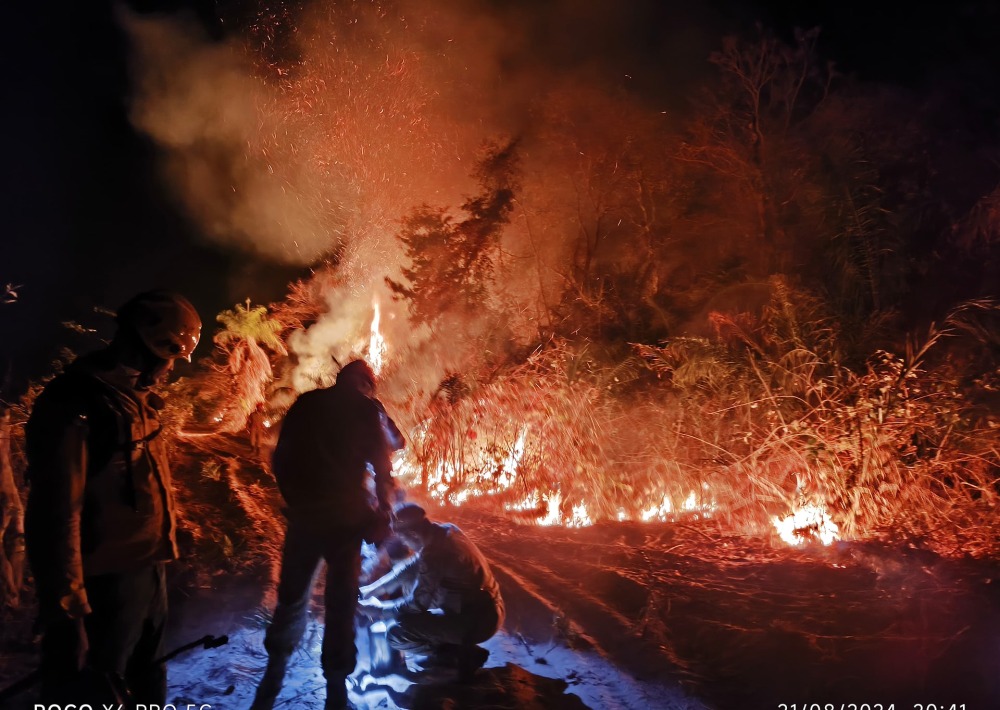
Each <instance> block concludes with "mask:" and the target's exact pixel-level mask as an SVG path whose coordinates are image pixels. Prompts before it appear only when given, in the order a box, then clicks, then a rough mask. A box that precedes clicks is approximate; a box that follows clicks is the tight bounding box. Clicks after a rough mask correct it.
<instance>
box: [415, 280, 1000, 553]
mask: <svg viewBox="0 0 1000 710" xmlns="http://www.w3.org/2000/svg"><path fill="white" fill-rule="evenodd" d="M792 300H797V301H799V302H801V298H798V297H796V298H794V299H793V297H792V295H791V294H788V293H787V292H786V295H785V300H784V304H785V305H784V306H783V305H782V303H781V301H780V300H779V301H778V303H777V305H776V306H773V307H772V308H771V309H770V310H769V312H767V313H765V314H764V315H763V316H762V317H761V318H760V320H758V321H753V320H752V319H749V318H748V317H747V318H743V319H740V318H733V317H724V316H721V315H719V316H717V317H716V327H717V331H718V336H717V337H716V338H712V339H703V338H678V339H675V340H672V341H669V342H667V343H665V344H663V345H660V346H646V345H639V346H636V347H635V348H634V350H633V352H632V353H631V354H628V355H626V356H624V357H620V358H619V359H617V360H614V359H612V358H610V357H608V356H604V357H603V358H602V357H601V356H599V355H598V354H596V352H595V351H593V350H590V349H588V348H583V347H580V346H579V345H577V344H573V343H570V342H568V341H553V342H551V343H550V344H549V345H548V346H547V347H545V348H540V349H539V350H537V351H536V352H534V353H533V354H532V355H531V356H530V357H529V358H528V359H527V360H526V361H525V362H524V363H522V364H519V365H517V366H514V367H511V368H509V369H508V370H506V371H505V372H504V373H503V374H502V375H497V376H494V377H492V378H491V379H489V380H486V381H482V382H477V381H475V380H473V379H472V378H470V377H459V376H457V375H454V376H451V377H450V378H447V379H446V380H445V381H444V382H443V383H442V386H441V387H440V388H439V390H438V391H437V392H436V393H435V395H434V396H433V397H432V398H431V400H430V403H429V405H428V406H427V407H426V409H424V410H423V411H419V412H417V411H414V410H413V409H411V411H410V414H411V416H413V418H414V419H415V420H416V421H418V422H419V424H418V425H417V426H416V427H415V428H414V430H413V432H412V435H411V441H410V443H411V446H410V448H409V449H408V451H407V452H406V453H405V455H404V458H403V459H402V460H401V462H400V464H401V466H400V468H401V471H402V474H403V476H404V478H405V480H407V481H408V483H409V484H410V485H412V486H417V487H420V488H422V489H424V490H426V491H427V492H428V493H430V494H431V495H432V496H433V497H435V498H438V499H440V500H441V501H443V502H446V503H449V504H453V505H460V504H462V503H463V502H465V501H466V500H468V499H470V498H485V499H488V500H490V501H492V502H493V503H494V504H495V505H496V506H497V507H502V508H505V509H507V510H508V511H510V514H511V515H513V516H516V517H519V518H521V519H533V520H535V521H537V522H541V523H560V524H564V525H581V524H589V523H591V522H593V521H596V520H647V521H648V520H666V519H673V518H676V517H677V516H683V515H696V516H714V517H717V518H719V519H720V521H723V522H724V523H725V524H727V525H731V526H733V527H734V528H735V529H737V530H742V531H745V532H752V533H756V534H762V533H763V534H772V533H774V532H779V533H783V535H782V536H783V537H784V538H785V539H786V540H787V541H789V542H793V543H802V542H807V541H820V542H823V543H827V544H828V543H829V542H831V541H832V540H833V539H836V538H837V537H845V538H849V539H859V540H860V539H873V538H892V539H896V540H899V539H905V540H907V541H910V542H911V543H913V544H915V545H924V546H928V547H930V548H932V549H934V550H935V551H937V552H940V553H943V554H947V555H953V556H955V555H964V554H969V555H974V556H984V555H993V554H996V553H997V552H998V550H997V547H996V539H995V535H994V534H993V532H992V530H993V529H994V526H995V524H996V521H997V507H996V504H997V494H998V489H997V473H998V470H1000V460H998V453H1000V440H998V426H997V419H996V415H995V413H993V412H991V411H990V410H989V409H988V408H984V407H983V406H982V403H981V402H980V401H978V399H977V393H978V392H982V391H983V383H982V382H981V379H982V378H979V379H976V380H975V381H974V382H972V383H971V384H970V382H969V381H965V380H963V373H962V371H961V370H959V369H958V368H956V366H955V362H954V359H953V358H952V357H951V355H950V354H949V351H948V350H947V347H948V345H949V344H950V343H946V339H948V338H949V336H952V335H955V334H957V333H958V330H959V328H958V326H959V324H960V322H961V320H962V318H963V317H964V316H965V315H967V314H968V313H969V312H970V310H980V311H981V310H983V309H984V308H986V309H993V308H994V307H993V306H992V305H991V304H984V303H973V304H967V305H966V306H963V307H962V308H960V309H958V310H956V311H955V312H954V313H953V314H952V315H951V316H950V317H949V320H948V322H947V323H946V324H945V326H944V328H943V329H933V328H932V330H931V332H930V334H929V335H928V337H927V338H926V340H925V341H924V342H923V343H922V344H920V345H919V346H915V345H910V346H909V347H908V349H907V350H906V354H905V355H896V354H894V353H891V352H889V351H887V350H878V351H876V352H875V353H874V354H873V355H872V356H871V357H869V358H868V359H867V360H866V361H865V362H864V363H863V364H862V365H861V366H860V367H856V368H851V367H848V366H847V365H846V364H845V363H844V362H843V361H842V359H841V355H840V354H839V352H838V350H837V349H836V343H837V342H838V340H837V338H836V333H835V329H834V326H833V325H831V323H830V322H829V321H825V320H823V319H822V318H818V317H815V315H814V314H813V315H811V316H810V317H811V318H812V319H811V320H807V319H806V318H805V317H804V316H803V311H802V309H801V308H800V309H799V310H798V311H796V310H795V309H792V308H791V306H790V305H789V304H790V303H791V301H792ZM955 342H958V341H957V340H956V341H955ZM935 350H943V351H944V352H943V353H941V354H940V356H937V357H934V356H935V354H936V353H935ZM993 377H994V379H995V374H994V375H993ZM989 386H992V385H989ZM987 389H988V388H987Z"/></svg>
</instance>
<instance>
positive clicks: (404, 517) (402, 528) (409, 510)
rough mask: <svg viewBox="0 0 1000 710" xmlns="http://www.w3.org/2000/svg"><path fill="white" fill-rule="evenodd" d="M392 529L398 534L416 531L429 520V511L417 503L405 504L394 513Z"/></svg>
mask: <svg viewBox="0 0 1000 710" xmlns="http://www.w3.org/2000/svg"><path fill="white" fill-rule="evenodd" d="M392 518H393V520H392V528H393V530H395V531H396V532H406V531H407V530H415V529H416V528H418V527H420V526H421V525H423V523H424V521H425V520H427V511H425V510H424V509H423V508H421V507H420V506H419V505H417V504H416V503H403V504H402V505H401V506H399V507H398V508H396V509H395V510H394V511H393V513H392Z"/></svg>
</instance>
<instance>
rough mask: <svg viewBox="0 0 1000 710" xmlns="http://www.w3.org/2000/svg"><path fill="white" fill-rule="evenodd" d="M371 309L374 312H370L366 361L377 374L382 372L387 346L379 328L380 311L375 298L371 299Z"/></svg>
mask: <svg viewBox="0 0 1000 710" xmlns="http://www.w3.org/2000/svg"><path fill="white" fill-rule="evenodd" d="M372 310H373V311H374V313H373V314H372V327H371V337H370V338H369V339H368V363H369V364H370V365H371V366H372V370H374V371H375V374H376V375H377V374H379V373H380V372H382V367H383V366H384V365H385V354H386V350H387V349H388V348H387V346H386V343H385V338H384V337H382V332H381V331H380V330H379V325H380V323H381V320H382V312H381V309H380V308H379V305H378V299H377V298H373V299H372Z"/></svg>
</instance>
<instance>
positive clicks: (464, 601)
mask: <svg viewBox="0 0 1000 710" xmlns="http://www.w3.org/2000/svg"><path fill="white" fill-rule="evenodd" d="M420 556H421V558H422V564H421V567H422V568H423V569H426V570H429V571H430V576H431V577H432V578H433V580H434V582H435V583H436V584H435V585H434V586H433V587H431V588H426V587H425V590H424V594H425V595H426V598H423V599H417V600H415V601H417V602H418V603H420V605H421V606H423V607H424V608H425V609H433V608H440V609H443V610H445V611H450V612H454V613H461V612H462V611H464V610H466V609H468V607H469V606H470V605H490V604H492V605H493V606H495V607H497V612H498V614H499V615H500V616H501V618H502V615H503V609H502V602H501V601H500V591H499V587H498V585H497V582H496V579H495V578H494V577H493V572H492V570H491V569H490V565H489V562H488V561H487V560H486V557H485V556H484V555H483V553H482V552H480V550H479V548H478V547H476V545H475V544H474V543H473V542H472V541H471V540H469V538H468V537H466V535H465V533H463V532H462V530H461V529H460V528H459V527H458V526H457V525H453V524H451V523H434V524H433V528H432V529H431V532H430V534H429V536H428V540H427V542H426V544H425V545H424V549H423V550H421V552H420ZM417 593H418V595H419V594H420V590H419V589H418V590H417Z"/></svg>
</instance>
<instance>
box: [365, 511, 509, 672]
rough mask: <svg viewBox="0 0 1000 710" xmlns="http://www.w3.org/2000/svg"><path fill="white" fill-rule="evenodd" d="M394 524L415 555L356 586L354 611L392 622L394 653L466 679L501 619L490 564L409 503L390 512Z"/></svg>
mask: <svg viewBox="0 0 1000 710" xmlns="http://www.w3.org/2000/svg"><path fill="white" fill-rule="evenodd" d="M392 527H393V530H394V532H395V533H396V535H398V536H399V537H400V538H401V539H402V540H403V542H405V543H406V545H407V546H408V547H410V549H412V550H413V551H414V552H415V554H414V555H413V557H411V558H410V559H409V560H408V561H407V562H406V563H404V564H401V565H397V567H396V568H395V569H393V570H392V571H391V572H389V573H388V574H387V575H385V576H384V577H382V578H381V579H379V580H377V581H375V582H373V583H372V584H370V585H368V586H366V587H364V588H362V589H361V593H362V595H363V598H362V599H361V600H360V601H359V602H358V611H359V612H360V613H361V614H362V615H363V616H366V617H368V618H369V619H371V620H372V621H387V622H390V624H389V628H388V633H387V640H388V642H389V645H390V646H391V647H392V648H393V649H395V650H396V651H401V652H405V653H410V654H415V655H423V656H426V657H427V660H425V661H424V662H423V665H425V666H430V665H438V666H449V667H454V668H457V669H458V672H459V676H460V678H461V679H463V680H466V679H468V678H469V677H470V676H471V674H472V673H474V672H475V670H476V669H478V668H479V667H480V666H482V664H483V663H484V662H485V661H486V659H487V658H488V657H489V652H488V651H487V650H486V649H485V648H482V647H481V646H479V645H478V644H480V643H482V642H484V641H486V640H488V639H489V638H491V637H492V636H493V635H494V634H495V633H496V632H497V630H498V629H499V628H500V626H501V624H503V620H504V603H503V598H502V597H501V595H500V587H499V585H498V584H497V582H496V579H495V578H494V577H493V572H492V570H491V569H490V564H489V562H488V561H487V560H486V557H485V556H484V555H483V553H482V552H481V551H480V550H479V548H478V547H476V545H475V544H474V543H473V542H472V541H471V540H470V539H469V538H468V537H466V535H465V533H463V532H462V530H461V529H459V527H458V526H456V525H453V524H451V523H437V522H434V521H432V520H431V519H430V518H428V517H427V514H426V512H425V511H424V509H423V508H421V507H420V506H419V505H416V504H415V503H405V504H403V505H401V506H399V507H398V508H397V509H396V511H395V513H394V517H393V526H392ZM397 593H401V595H400V596H398V597H397V598H395V599H391V600H382V599H379V598H378V597H380V596H383V597H384V596H391V595H393V594H397Z"/></svg>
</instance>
